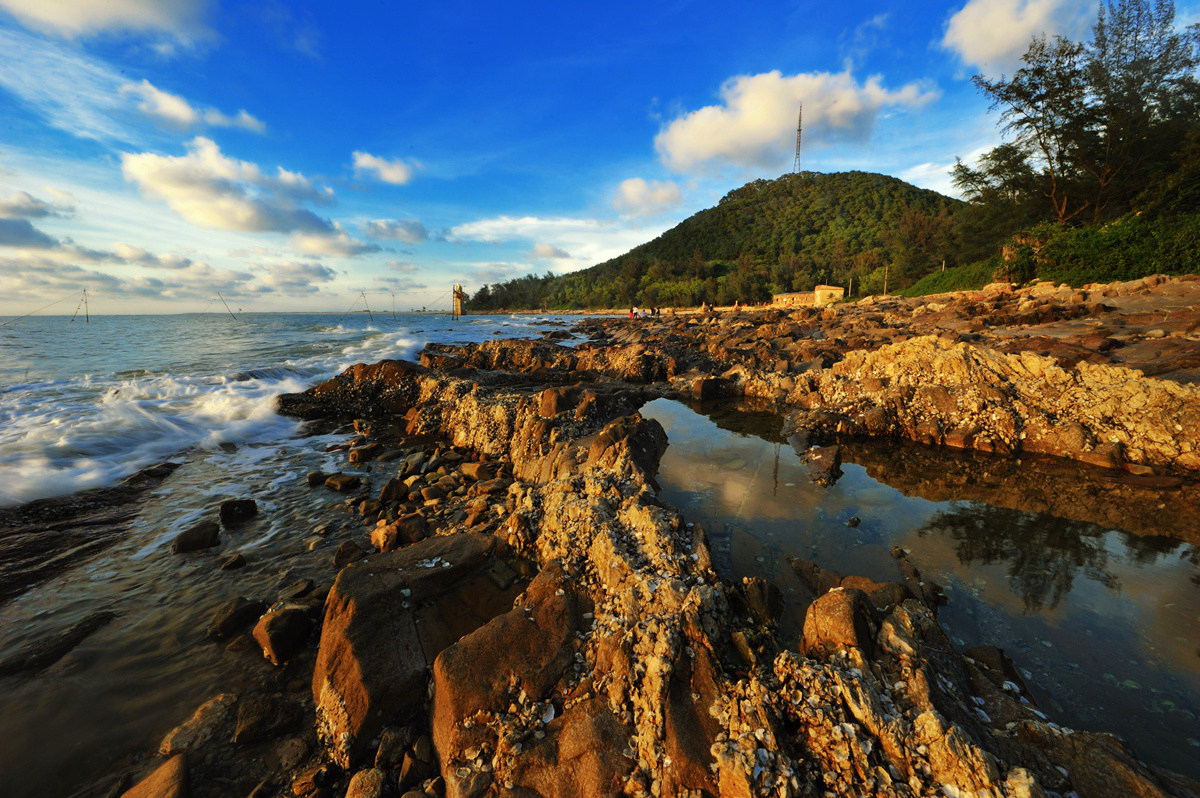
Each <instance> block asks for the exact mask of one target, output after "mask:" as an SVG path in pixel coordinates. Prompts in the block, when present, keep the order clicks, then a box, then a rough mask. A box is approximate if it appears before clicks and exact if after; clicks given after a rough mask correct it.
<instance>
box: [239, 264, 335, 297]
mask: <svg viewBox="0 0 1200 798" xmlns="http://www.w3.org/2000/svg"><path fill="white" fill-rule="evenodd" d="M260 268H262V269H263V270H264V272H265V273H264V274H261V275H259V277H258V283H259V284H260V285H261V286H262V289H260V290H264V289H269V290H273V291H279V292H281V293H284V294H288V295H291V296H296V295H303V294H309V293H313V292H315V291H318V290H320V289H319V288H318V287H317V285H318V284H320V283H328V282H330V281H331V280H333V279H334V278H335V277H337V273H336V272H334V270H333V269H330V268H329V267H328V266H323V265H322V264H320V263H315V262H312V261H286V262H283V263H269V264H265V265H262V266H261V267H260Z"/></svg>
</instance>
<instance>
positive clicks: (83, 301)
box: [0, 283, 467, 327]
mask: <svg viewBox="0 0 1200 798" xmlns="http://www.w3.org/2000/svg"><path fill="white" fill-rule="evenodd" d="M441 296H444V295H441ZM76 297H78V302H77V303H76V305H75V312H74V313H72V314H71V321H75V320H76V319H77V318H79V312H80V311H83V323H84V324H91V323H92V313H91V306H90V304H89V301H88V290H87V289H86V288H84V289H82V293H81V294H74V293H72V294H68V295H67V296H64V297H61V298H59V299H56V300H54V301H53V302H50V303H48V304H46V305H42V306H41V307H38V308H34V309H33V310H31V311H29V312H28V313H23V314H21V315H20V316H14V317H12V318H11V319H8V320H7V321H2V322H0V327H7V326H8V325H10V324H12V323H13V322H15V321H19V320H21V319H27V318H29V317H30V316H33V315H34V314H37V313H41V312H42V311H43V310H49V309H50V308H52V307H54V306H55V305H59V304H62V303H63V302H68V301H70V300H71V299H75V298H76ZM439 298H440V296H439ZM466 298H467V294H466V292H464V291H463V289H462V286H461V285H459V284H458V283H455V284H454V288H453V289H452V290H451V292H450V315H451V317H452V318H454V319H458V318H459V317H460V316H461V315H462V303H463V302H464V301H465V300H466ZM217 301H220V303H221V304H222V305H223V306H224V308H225V312H226V313H228V314H229V317H230V318H231V319H233V320H234V321H241V319H239V318H238V317H237V316H236V315H234V312H233V309H232V308H230V307H229V303H228V302H226V301H225V297H224V296H222V295H221V292H220V291H218V292H217V295H216V297H214V298H213V299H211V300H209V302H208V305H206V306H205V307H204V310H203V311H201V313H204V312H207V311H208V309H209V308H210V307H212V304H213V303H214V302H217ZM360 301H361V302H362V306H363V307H362V309H363V311H365V312H366V314H367V316H368V317H369V318H370V319H371V321H375V314H374V313H372V311H371V306H370V303H369V302H368V301H367V292H366V291H360V292H359V295H358V298H357V299H355V300H354V304H352V305H351V306H350V307H349V308H347V309H346V312H345V313H343V314H342V315H341V316H339V317H338V323H339V324H340V323H341V321H342V319H344V318H345V317H346V316H348V315H349V314H351V313H353V312H355V310H356V308H358V305H359V302H360ZM242 310H243V309H242V308H240V307H239V308H238V311H242ZM414 310H415V309H414ZM421 310H422V311H425V310H426V308H424V307H422V308H421ZM442 311H444V308H437V309H435V311H434V312H442ZM392 318H393V319H394V318H396V292H395V291H393V292H392Z"/></svg>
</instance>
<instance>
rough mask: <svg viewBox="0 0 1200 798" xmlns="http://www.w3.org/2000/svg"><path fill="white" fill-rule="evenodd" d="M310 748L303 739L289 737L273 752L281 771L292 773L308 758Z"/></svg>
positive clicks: (272, 754)
mask: <svg viewBox="0 0 1200 798" xmlns="http://www.w3.org/2000/svg"><path fill="white" fill-rule="evenodd" d="M308 753H309V746H308V743H307V742H305V741H304V739H303V738H301V737H289V738H287V739H286V740H282V741H280V742H279V744H277V745H276V746H275V747H274V749H273V750H272V752H271V756H272V757H273V758H274V760H275V762H276V764H277V765H278V767H279V769H280V770H282V771H285V772H287V771H291V770H294V769H295V768H296V766H297V765H299V764H300V763H301V762H303V761H304V759H305V757H307V756H308Z"/></svg>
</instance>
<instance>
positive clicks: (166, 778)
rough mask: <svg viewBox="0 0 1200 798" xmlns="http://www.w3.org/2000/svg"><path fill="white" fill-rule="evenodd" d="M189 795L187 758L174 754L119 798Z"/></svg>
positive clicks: (175, 797) (184, 797)
mask: <svg viewBox="0 0 1200 798" xmlns="http://www.w3.org/2000/svg"><path fill="white" fill-rule="evenodd" d="M190 794H191V793H190V791H189V789H188V765H187V757H186V755H184V754H176V755H175V756H173V757H171V758H170V759H168V760H167V761H166V762H164V763H162V764H161V765H159V766H158V768H156V769H155V770H154V771H153V772H152V773H150V775H148V776H146V777H145V778H144V779H142V780H141V781H139V782H138V783H137V784H135V785H134V786H133V787H132V788H131V789H129V790H128V791H126V792H125V793H123V794H122V796H121V798H187V796H189V795H190Z"/></svg>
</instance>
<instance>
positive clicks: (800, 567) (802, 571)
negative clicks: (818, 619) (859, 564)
mask: <svg viewBox="0 0 1200 798" xmlns="http://www.w3.org/2000/svg"><path fill="white" fill-rule="evenodd" d="M787 560H788V564H789V565H791V566H792V570H793V571H795V572H796V575H797V576H799V577H800V581H802V582H804V584H805V586H806V587H808V589H809V591H810V592H811V593H812V594H813V595H814V596H821V595H824V594H825V593H828V592H829V591H830V590H833V589H834V588H835V587H837V586H838V585H840V584H841V583H842V578H843V577H842V575H841V574H839V573H838V572H837V571H832V570H829V569H827V568H822V567H821V566H819V565H817V564H816V563H815V562H813V561H812V560H805V559H803V558H801V557H788V558H787Z"/></svg>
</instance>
